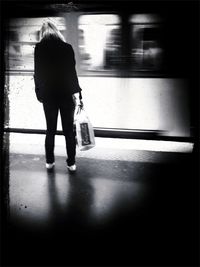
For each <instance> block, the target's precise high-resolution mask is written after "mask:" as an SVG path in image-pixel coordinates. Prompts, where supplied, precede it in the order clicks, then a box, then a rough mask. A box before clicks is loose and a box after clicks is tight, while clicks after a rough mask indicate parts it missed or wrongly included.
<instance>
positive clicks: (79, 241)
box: [5, 146, 197, 266]
mask: <svg viewBox="0 0 200 267" xmlns="http://www.w3.org/2000/svg"><path fill="white" fill-rule="evenodd" d="M18 149H19V147H18ZM21 149H22V150H21V152H20V151H19V150H18V152H19V153H16V151H15V153H13V152H12V150H11V153H10V162H9V163H10V167H9V211H10V212H9V221H8V226H9V227H8V230H7V240H8V241H7V244H6V249H7V252H6V257H5V262H6V265H7V266H30V265H31V266H119V265H120V266H163V265H165V266H166V265H168V266H172V265H173V266H183V265H186V266H190V265H192V264H193V263H194V262H195V260H196V258H195V257H196V255H197V251H196V250H195V249H194V246H191V244H193V243H194V241H195V238H196V235H195V232H194V231H193V230H192V229H194V227H195V221H197V220H196V217H195V212H194V208H191V207H195V200H196V199H195V188H196V185H195V182H194V181H193V183H191V182H190V181H191V177H193V175H194V173H193V170H194V168H193V160H192V159H193V158H192V156H193V155H192V154H191V153H172V152H170V153H166V152H165V153H164V152H155V151H133V150H131V149H122V148H120V149H117V148H112V149H111V148H102V147H96V148H95V149H94V150H91V152H90V154H87V157H83V156H79V155H78V156H77V167H78V169H77V172H76V173H75V174H70V173H69V172H68V171H67V168H66V163H65V157H64V156H62V155H59V154H57V155H56V166H55V169H54V171H53V172H47V171H46V168H45V164H44V163H45V158H44V155H43V154H42V153H38V154H35V153H30V154H28V153H23V146H22V147H21ZM40 151H41V149H40ZM92 151H94V154H92V153H93V152H92ZM97 155H100V157H98V156H97ZM104 155H105V159H103V156H104ZM131 158H132V161H131ZM186 196H187V197H186ZM186 229H187V230H186ZM177 248H178V249H177Z"/></svg>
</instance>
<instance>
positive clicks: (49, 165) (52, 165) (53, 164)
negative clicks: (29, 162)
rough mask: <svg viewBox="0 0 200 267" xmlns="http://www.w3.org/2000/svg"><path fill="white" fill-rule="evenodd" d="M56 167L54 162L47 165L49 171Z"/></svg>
mask: <svg viewBox="0 0 200 267" xmlns="http://www.w3.org/2000/svg"><path fill="white" fill-rule="evenodd" d="M54 166H55V162H53V163H46V168H47V169H48V170H50V169H52V168H53V167H54Z"/></svg>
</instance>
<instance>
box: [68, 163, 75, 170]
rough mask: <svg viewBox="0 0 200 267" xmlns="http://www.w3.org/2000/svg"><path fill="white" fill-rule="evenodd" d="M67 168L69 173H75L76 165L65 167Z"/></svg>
mask: <svg viewBox="0 0 200 267" xmlns="http://www.w3.org/2000/svg"><path fill="white" fill-rule="evenodd" d="M67 168H68V170H69V171H70V172H75V171H76V165H75V164H74V165H71V166H68V165H67Z"/></svg>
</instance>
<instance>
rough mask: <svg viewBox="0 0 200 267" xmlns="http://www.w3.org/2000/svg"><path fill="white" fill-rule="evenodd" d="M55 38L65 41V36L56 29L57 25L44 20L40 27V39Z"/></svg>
mask: <svg viewBox="0 0 200 267" xmlns="http://www.w3.org/2000/svg"><path fill="white" fill-rule="evenodd" d="M51 38H54V39H55V38H56V39H60V40H62V41H63V42H65V38H64V36H63V35H62V33H61V32H60V31H59V30H58V29H57V27H56V26H55V25H54V24H53V23H52V22H49V21H48V22H44V23H43V25H42V28H41V29H40V41H41V40H42V39H51Z"/></svg>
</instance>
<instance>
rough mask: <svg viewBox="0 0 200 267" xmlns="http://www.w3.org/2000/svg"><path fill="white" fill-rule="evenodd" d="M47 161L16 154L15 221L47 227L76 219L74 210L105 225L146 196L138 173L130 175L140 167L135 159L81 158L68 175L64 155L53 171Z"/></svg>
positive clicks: (13, 163) (12, 176) (12, 165)
mask: <svg viewBox="0 0 200 267" xmlns="http://www.w3.org/2000/svg"><path fill="white" fill-rule="evenodd" d="M43 165H44V157H40V160H36V157H35V156H34V155H26V156H23V155H17V154H11V156H10V216H11V220H12V218H15V220H16V219H17V220H19V221H20V222H21V221H23V222H24V223H26V224H27V225H28V224H30V225H31V227H42V226H43V227H46V224H47V223H48V224H49V226H50V225H51V223H52V222H53V221H55V220H59V218H62V219H63V218H64V217H66V220H69V219H72V214H71V211H73V214H75V213H77V214H78V216H79V220H81V221H82V222H85V223H87V224H91V223H93V224H103V223H105V222H106V221H109V217H110V216H111V215H113V214H116V213H117V212H120V211H121V210H123V209H124V207H127V206H131V207H132V208H133V207H134V206H137V203H138V202H139V201H142V199H143V198H144V196H145V194H146V192H145V191H146V187H145V186H144V185H143V184H141V182H139V179H138V177H137V175H136V173H135V175H134V176H132V177H131V176H130V169H131V170H133V169H135V171H136V170H137V166H136V165H137V164H135V166H134V164H133V163H130V162H129V163H127V162H123V161H102V160H98V161H95V160H92V159H90V160H89V159H78V162H77V165H78V170H77V172H76V173H75V174H70V173H68V171H67V169H66V166H65V159H64V158H63V157H57V162H56V167H55V169H54V171H51V172H49V171H48V172H47V171H46V170H45V169H44V166H43ZM137 173H138V172H137ZM138 174H139V173H138Z"/></svg>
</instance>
